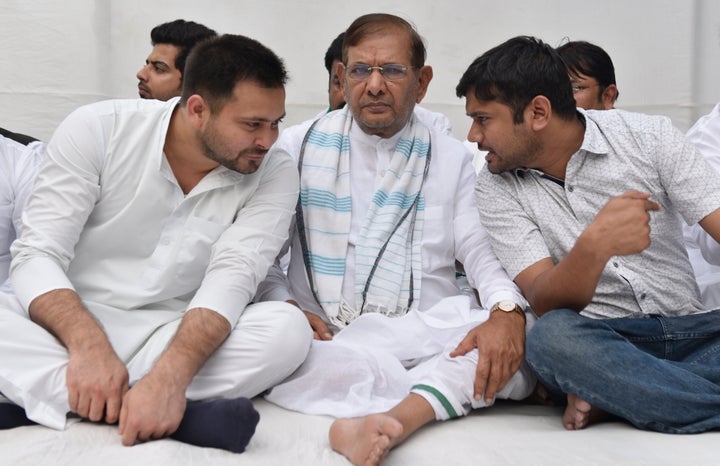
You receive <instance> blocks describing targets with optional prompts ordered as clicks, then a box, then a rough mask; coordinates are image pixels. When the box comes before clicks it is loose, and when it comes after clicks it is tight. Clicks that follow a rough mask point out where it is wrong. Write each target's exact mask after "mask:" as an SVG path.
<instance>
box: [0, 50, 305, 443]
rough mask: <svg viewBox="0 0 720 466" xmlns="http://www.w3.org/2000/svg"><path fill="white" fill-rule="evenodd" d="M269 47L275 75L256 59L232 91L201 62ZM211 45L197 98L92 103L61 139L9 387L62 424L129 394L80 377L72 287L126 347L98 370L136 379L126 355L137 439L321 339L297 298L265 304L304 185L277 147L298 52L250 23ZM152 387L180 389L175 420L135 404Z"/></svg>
mask: <svg viewBox="0 0 720 466" xmlns="http://www.w3.org/2000/svg"><path fill="white" fill-rule="evenodd" d="M256 53H261V54H264V55H266V56H267V57H268V60H269V61H271V62H272V63H275V64H274V65H272V66H271V65H267V64H266V65H265V66H266V68H269V71H267V70H265V71H266V73H267V74H269V75H271V76H272V77H271V78H268V77H266V76H267V75H266V76H262V75H259V76H257V77H252V75H250V76H251V77H250V78H245V80H243V79H242V78H241V77H242V76H247V74H245V75H243V74H240V73H238V72H236V73H237V74H233V75H232V76H230V77H229V80H230V83H231V84H232V85H233V87H232V88H231V89H226V88H225V87H226V86H227V81H223V84H222V85H221V86H220V87H221V88H222V89H223V91H224V92H225V93H222V92H221V91H217V90H215V92H214V93H213V92H211V91H208V90H207V88H206V87H203V85H204V81H203V83H201V84H198V83H197V81H198V80H201V81H202V80H203V79H204V80H212V78H207V77H206V76H207V75H205V76H203V73H208V74H210V75H211V76H214V75H218V74H221V71H217V70H216V68H217V67H225V65H223V63H224V62H226V61H227V60H228V59H230V58H232V59H234V60H235V61H234V64H235V66H237V67H238V68H240V69H241V70H242V69H243V67H245V69H247V68H248V67H254V62H253V60H252V58H251V57H254V56H255V55H254V54H256ZM200 54H201V52H198V55H197V56H202V58H201V59H199V60H196V61H195V62H196V63H197V64H196V65H195V67H191V65H190V64H188V71H187V73H188V76H187V79H188V82H189V83H190V84H188V85H187V89H186V94H184V96H183V98H182V100H180V101H178V99H172V100H170V101H168V102H160V101H156V100H152V101H143V100H127V101H107V102H100V103H96V104H92V105H88V106H86V107H82V108H80V109H78V110H77V111H75V112H73V113H72V114H71V115H70V116H69V117H68V118H67V119H66V120H65V121H64V122H63V123H62V124H61V125H60V127H59V128H58V129H57V131H56V133H55V135H54V136H53V138H52V140H51V141H50V143H49V145H48V149H47V157H46V160H45V163H44V164H43V165H42V167H41V170H40V173H39V175H38V178H37V181H36V185H35V189H34V191H33V194H32V196H31V198H30V201H29V203H28V206H27V209H26V212H25V229H24V232H23V236H22V237H21V238H20V239H19V240H18V241H16V243H15V244H14V245H13V254H14V259H13V263H12V268H11V277H12V281H13V286H14V289H15V293H16V294H15V295H0V309H2V311H0V361H2V362H1V363H0V391H1V392H2V393H4V394H5V396H7V397H8V398H9V399H10V400H12V401H13V402H15V403H17V404H18V405H20V406H23V407H24V408H25V412H26V413H27V416H28V417H29V418H30V419H32V420H33V421H35V422H38V423H41V424H44V425H47V426H50V427H54V428H58V429H61V428H63V427H64V426H65V425H66V413H68V412H74V413H78V414H79V415H80V416H81V417H88V418H90V419H91V420H94V421H99V420H105V421H106V422H108V423H113V422H116V421H117V420H118V419H117V417H118V416H117V411H118V406H117V403H118V402H119V401H120V400H117V399H115V398H113V396H112V394H111V396H108V397H107V401H103V400H102V399H101V400H100V403H101V404H100V405H99V408H100V409H99V410H98V405H97V404H96V402H95V401H94V396H95V395H97V394H96V392H95V391H92V390H91V393H90V395H89V398H90V401H89V403H90V407H89V408H88V407H87V406H86V405H87V402H85V405H84V402H83V399H84V398H83V396H86V397H87V395H84V393H83V391H82V382H83V380H82V379H80V380H79V382H80V384H79V385H80V387H81V389H80V390H76V386H75V384H77V383H78V376H77V374H75V373H71V371H75V372H77V371H78V370H79V369H78V367H77V361H78V359H77V358H78V357H79V356H80V355H79V354H77V353H74V352H73V348H72V347H71V344H73V343H75V341H74V340H73V338H74V337H75V335H72V334H70V337H69V338H64V335H61V334H60V331H59V330H64V331H66V330H67V329H65V328H62V327H61V328H60V329H59V330H56V329H58V326H61V325H62V324H63V322H62V321H60V320H59V318H57V317H56V316H58V315H60V316H64V315H63V312H66V309H55V308H58V307H59V306H61V305H64V304H65V302H66V300H62V299H65V297H67V296H69V295H70V294H72V295H73V296H77V297H79V300H80V301H81V304H82V306H83V307H84V308H85V309H86V311H87V312H88V313H89V315H90V316H92V319H94V320H95V321H96V322H97V325H99V327H100V330H101V333H102V332H104V337H106V339H107V341H108V342H109V345H110V348H111V352H113V353H114V356H111V357H109V358H108V356H107V351H104V352H101V353H100V356H102V357H97V358H96V359H95V361H96V362H95V363H94V364H97V369H98V370H100V369H102V370H107V369H105V368H106V367H107V366H109V365H111V364H115V363H113V362H112V361H119V363H120V364H123V365H124V367H122V366H121V367H120V370H114V371H113V372H112V374H113V376H116V377H123V374H122V372H123V371H125V375H124V376H125V377H127V379H128V382H129V384H126V385H124V384H123V382H122V380H121V381H120V383H119V386H120V390H121V391H122V393H124V395H123V396H122V397H121V401H122V409H121V410H120V412H119V421H120V432H121V434H123V442H124V443H125V444H133V443H135V441H136V440H139V441H144V440H149V439H151V438H158V437H162V436H165V435H168V434H171V433H172V432H173V431H174V430H175V429H176V428H177V426H178V425H177V422H179V419H178V416H177V414H178V411H179V414H180V415H181V417H182V413H183V411H184V410H185V397H187V398H188V399H190V400H207V399H214V398H237V397H252V396H254V395H256V394H258V393H260V392H262V391H264V390H266V389H267V388H268V387H270V386H271V385H273V384H274V383H276V382H278V381H279V380H281V379H282V378H284V377H285V376H287V375H288V374H290V373H291V372H292V371H293V370H294V369H295V368H296V367H297V366H298V365H299V364H300V362H301V361H302V360H303V358H304V356H305V353H306V352H307V348H308V346H309V342H310V334H309V332H308V331H307V329H306V328H305V327H304V326H303V325H302V324H303V323H304V322H303V317H302V315H301V314H300V313H299V312H298V311H297V309H295V308H293V307H291V306H289V305H287V304H286V303H263V304H258V305H249V303H250V301H251V298H252V296H253V294H254V293H255V289H256V286H257V284H258V282H259V281H260V280H262V278H263V277H264V276H265V274H266V272H267V269H268V267H269V266H270V263H271V262H272V260H273V259H274V257H275V256H276V255H277V253H278V251H279V249H280V247H281V246H282V244H283V243H284V241H285V239H286V238H287V229H288V227H289V224H290V219H291V217H292V208H293V206H294V203H295V199H296V197H297V173H296V171H295V167H294V165H293V163H292V160H291V159H290V158H289V157H283V156H271V157H264V154H265V152H266V151H267V149H268V148H269V147H270V145H271V144H272V143H273V142H274V140H275V139H276V137H277V131H278V130H277V126H278V123H279V120H280V118H282V117H283V115H284V96H285V93H284V86H283V84H284V78H282V77H283V76H285V73H284V67H283V66H282V64H281V62H280V60H279V59H278V58H277V57H275V56H274V54H272V52H271V51H269V50H268V49H266V48H265V47H264V46H262V45H261V44H259V43H257V42H256V41H252V40H251V39H248V38H244V37H242V36H223V37H221V38H218V39H215V40H213V41H211V42H206V43H204V45H203V52H202V55H200ZM193 56H195V55H191V59H192V57H193ZM195 62H194V63H195ZM248 62H249V63H248ZM196 68H197V71H195V69H196ZM196 75H198V76H200V77H201V78H198V77H196ZM239 76H240V78H239ZM218 79H221V78H218ZM263 80H264V81H263ZM223 86H225V87H223ZM196 89H197V92H199V93H195V92H193V91H194V90H196ZM211 108H212V110H211ZM61 293H62V294H61ZM56 297H57V298H56ZM50 299H54V300H56V301H55V302H54V303H48V302H47V301H48V300H50ZM44 306H46V307H44ZM52 306H54V307H55V308H53V307H52ZM28 315H29V317H30V318H28ZM48 315H49V317H48ZM84 315H85V314H84V313H82V312H80V313H78V312H74V316H77V317H83V316H84ZM31 319H32V320H31ZM193 319H194V320H193ZM83 322H87V319H85V320H83ZM38 324H39V325H38ZM80 324H81V322H79V321H78V325H80ZM85 325H87V324H85ZM43 327H45V328H43ZM51 332H52V333H57V334H58V335H56V336H58V339H55V338H54V336H53V335H52V334H51ZM93 332H94V333H93V338H94V339H97V337H95V335H97V334H98V332H97V331H93ZM183 332H185V333H183ZM59 340H60V341H59ZM277 341H282V342H283V344H282V345H277V344H276V342H277ZM182 342H184V345H185V346H183V347H182V348H178V346H177V345H178V344H180V343H182ZM193 342H196V343H193ZM194 344H197V345H207V346H204V347H197V346H196V347H193V345H194ZM102 346H103V347H104V344H103V345H102ZM203 348H204V349H203ZM92 351H93V350H89V352H90V353H92ZM171 351H174V352H173V353H172V354H173V356H175V357H176V358H177V357H178V354H180V359H179V363H178V364H176V365H171V364H169V365H168V366H169V367H168V368H167V370H164V371H162V372H161V374H168V373H170V374H172V376H171V377H170V378H171V379H172V378H175V377H176V376H177V377H180V378H181V380H180V381H179V382H178V381H177V380H167V379H165V380H166V381H167V386H168V390H170V389H171V390H174V392H172V391H170V392H169V393H166V394H165V395H160V396H158V393H160V392H163V390H164V389H162V388H159V387H158V385H163V384H164V382H163V377H162V376H158V370H159V369H158V367H159V364H160V363H161V362H163V361H168V358H169V356H170V354H171ZM178 351H180V353H178ZM84 357H87V356H84ZM74 358H75V364H76V365H73V359H74ZM193 358H199V359H193ZM91 359H92V358H91ZM111 360H112V361H111ZM80 361H82V359H81V360H80ZM80 369H82V367H81V368H80ZM151 375H154V379H152V382H150V380H151V379H149V377H150V376H151ZM86 378H87V377H86ZM71 380H72V382H73V384H71ZM102 382H103V381H99V383H102ZM153 383H154V384H153ZM123 385H124V386H123ZM128 385H129V386H130V388H128ZM178 389H179V390H178ZM76 391H79V392H80V393H79V395H74V392H76ZM178 391H179V393H178ZM133 396H134V398H133ZM138 396H140V397H142V398H138ZM153 396H154V397H155V398H156V399H155V403H151V406H153V409H154V407H155V406H157V405H162V404H163V403H166V402H170V401H173V400H168V398H172V397H174V398H177V397H178V396H179V397H182V399H181V400H174V401H173V402H174V403H175V405H174V406H172V407H170V408H163V407H162V406H160V407H159V408H158V409H161V411H160V412H159V413H158V417H160V416H167V417H168V420H167V421H166V420H165V419H161V420H162V421H163V422H165V423H166V424H165V425H160V426H153V425H152V423H153V422H154V421H153V420H151V419H150V420H148V419H141V418H142V416H143V414H142V413H141V412H140V413H139V412H137V411H138V410H137V409H135V411H134V412H133V410H132V407H133V404H132V403H135V405H134V406H137V405H138V403H141V404H142V403H146V402H147V400H148V398H150V399H152V398H153ZM76 397H79V401H78V399H77V398H76ZM158 399H160V400H162V402H158ZM103 403H106V406H103ZM129 404H130V407H128V405H129ZM162 409H165V411H162ZM111 411H112V412H114V413H115V414H114V415H113V416H112V418H111V414H110V412H111ZM185 414H187V411H185ZM130 416H135V418H136V419H140V420H139V421H137V422H136V424H137V426H140V427H143V423H145V426H144V428H141V429H139V430H138V432H137V433H136V435H134V434H133V435H130V434H127V432H128V431H129V430H132V429H135V428H136V427H137V426H136V425H135V424H134V423H131V422H130V421H129V420H128V417H130ZM183 419H184V418H183ZM124 421H127V422H125V425H123V424H124ZM255 422H257V421H256V420H255ZM148 423H150V424H148ZM173 423H175V424H174V425H173ZM181 426H182V425H181ZM210 427H211V426H208V428H210ZM253 430H254V425H253ZM250 435H252V432H250ZM248 440H249V438H248ZM191 443H192V442H191ZM231 443H232V440H231ZM206 446H218V445H214V444H211V445H206ZM220 447H222V448H228V449H230V450H232V451H238V450H239V451H242V449H244V445H242V446H237V445H230V446H229V447H226V446H222V445H221V446H220ZM235 447H237V449H235Z"/></svg>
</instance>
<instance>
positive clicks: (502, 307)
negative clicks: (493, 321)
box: [490, 299, 525, 320]
mask: <svg viewBox="0 0 720 466" xmlns="http://www.w3.org/2000/svg"><path fill="white" fill-rule="evenodd" d="M493 314H501V315H506V316H510V315H513V314H515V315H518V314H519V315H520V316H522V319H523V320H525V312H524V311H523V309H522V307H520V306H519V305H518V304H517V303H515V302H513V301H511V300H508V299H505V300H502V301H498V302H497V303H495V304H494V305H493V306H492V307H491V308H490V316H491V317H492V316H493Z"/></svg>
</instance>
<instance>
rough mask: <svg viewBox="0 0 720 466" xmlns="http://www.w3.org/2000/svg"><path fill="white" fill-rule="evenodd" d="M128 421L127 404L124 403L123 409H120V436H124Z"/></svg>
mask: <svg viewBox="0 0 720 466" xmlns="http://www.w3.org/2000/svg"><path fill="white" fill-rule="evenodd" d="M126 421H127V408H126V407H125V403H123V404H122V407H121V408H120V420H119V421H118V433H119V434H120V435H122V434H123V432H124V430H125V423H126Z"/></svg>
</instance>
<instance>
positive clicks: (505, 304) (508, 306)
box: [498, 301, 515, 312]
mask: <svg viewBox="0 0 720 466" xmlns="http://www.w3.org/2000/svg"><path fill="white" fill-rule="evenodd" d="M498 308H499V309H500V310H501V311H505V312H510V311H514V310H515V303H514V302H512V301H500V302H499V303H498Z"/></svg>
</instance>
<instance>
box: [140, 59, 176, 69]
mask: <svg viewBox="0 0 720 466" xmlns="http://www.w3.org/2000/svg"><path fill="white" fill-rule="evenodd" d="M145 63H147V64H152V65H153V66H158V65H163V66H167V67H168V68H170V65H168V64H167V63H165V62H164V61H162V60H145Z"/></svg>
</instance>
